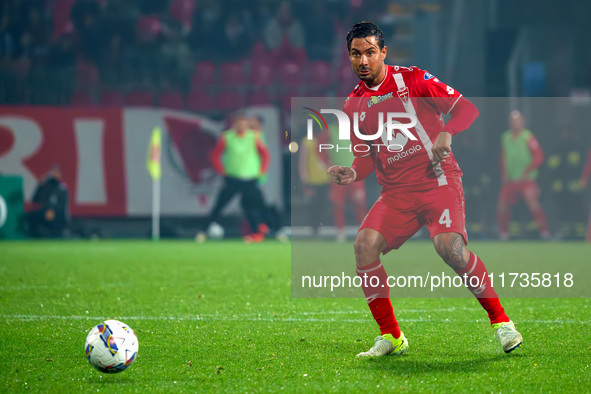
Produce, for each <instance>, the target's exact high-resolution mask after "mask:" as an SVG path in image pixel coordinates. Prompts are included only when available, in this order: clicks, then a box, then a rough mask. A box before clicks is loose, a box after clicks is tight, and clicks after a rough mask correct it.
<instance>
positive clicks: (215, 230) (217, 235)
mask: <svg viewBox="0 0 591 394" xmlns="http://www.w3.org/2000/svg"><path fill="white" fill-rule="evenodd" d="M207 236H208V237H209V238H211V239H222V238H224V228H223V227H222V226H220V225H219V224H217V223H216V222H213V223H211V224H210V225H209V227H208V228H207Z"/></svg>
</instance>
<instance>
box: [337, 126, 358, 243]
mask: <svg viewBox="0 0 591 394" xmlns="http://www.w3.org/2000/svg"><path fill="white" fill-rule="evenodd" d="M328 130H329V131H330V133H329V138H330V140H329V141H328V143H330V144H331V145H333V146H335V147H337V146H339V142H340V140H339V135H338V130H339V127H338V125H337V124H336V123H333V124H329V125H328ZM328 153H329V158H330V163H329V165H330V166H333V165H337V166H347V167H349V166H351V164H353V160H354V159H355V157H354V156H353V152H351V151H349V150H347V149H330V150H329V151H328ZM330 201H331V202H332V209H333V215H334V224H335V226H336V228H337V241H338V242H345V241H346V239H347V237H346V234H345V222H346V221H345V204H346V202H347V201H349V202H350V203H351V204H352V205H353V210H354V213H355V219H356V220H357V224H358V225H361V222H362V221H363V218H364V217H365V215H366V214H367V197H366V194H365V181H358V182H353V183H351V184H350V185H337V184H336V183H334V182H330Z"/></svg>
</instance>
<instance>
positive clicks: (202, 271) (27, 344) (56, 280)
mask: <svg viewBox="0 0 591 394" xmlns="http://www.w3.org/2000/svg"><path fill="white" fill-rule="evenodd" d="M507 245H509V246H508V247H509V248H511V250H514V251H517V250H520V251H522V254H523V255H527V256H530V257H531V256H533V257H534V258H536V259H539V261H540V262H541V263H546V264H554V263H555V261H549V260H554V259H555V258H556V254H553V253H552V250H555V249H556V248H559V249H560V253H558V254H562V253H570V255H569V258H578V259H580V260H581V261H582V262H583V263H584V262H586V264H589V262H590V260H589V256H590V255H591V253H590V252H591V246H589V245H583V244H577V243H573V244H543V243H517V242H513V243H510V244H500V243H492V242H491V243H478V242H474V243H473V244H471V246H472V248H473V249H474V250H476V251H480V252H481V255H486V256H487V257H486V259H485V262H487V261H493V260H501V259H503V260H507V259H511V258H512V257H511V256H512V255H513V254H512V253H507V252H506V250H507V249H506V248H507ZM343 248H344V249H345V250H349V251H351V249H352V248H351V245H344V246H343ZM290 253H291V249H290V245H289V244H282V243H278V242H274V241H269V242H265V243H263V244H259V245H246V244H243V243H241V242H238V241H228V242H209V243H205V244H199V245H198V244H195V243H192V242H188V241H167V242H160V243H151V242H148V241H98V242H85V241H75V242H74V241H73V242H69V241H64V242H2V243H0V278H1V279H2V281H1V283H0V365H1V368H0V376H1V383H0V392H18V391H25V390H32V391H49V392H58V391H60V392H79V391H85V392H86V391H93V392H96V391H114V392H127V391H139V392H153V391H156V392H171V391H174V392H178V391H185V392H195V391H216V392H260V391H279V390H283V391H287V392H293V391H298V392H318V391H335V392H392V391H394V390H396V391H406V392H414V391H448V392H456V391H477V392H483V391H487V392H501V391H502V392H510V391H516V392H531V391H536V392H555V391H574V392H589V391H591V301H590V300H589V299H581V298H579V299H574V298H570V299H569V298H565V299H557V298H550V299H531V298H515V299H505V300H504V301H503V303H504V306H505V309H506V310H507V312H508V313H509V315H510V316H512V318H513V320H514V321H516V323H517V327H518V329H519V330H520V331H521V333H522V334H523V336H524V339H525V341H524V345H523V347H522V348H521V349H518V350H517V351H515V352H514V353H512V354H510V355H506V354H504V353H503V352H502V350H501V348H500V345H499V344H498V342H497V341H496V339H495V337H494V333H493V331H492V329H491V328H490V326H489V325H488V323H487V319H486V314H485V313H484V311H482V310H481V309H480V307H479V306H478V305H477V303H476V301H475V300H474V299H470V298H457V299H441V298H437V299H429V298H416V299H413V298H406V299H400V300H398V301H396V303H395V310H396V312H397V316H398V318H399V321H400V324H401V327H402V329H403V331H404V332H405V334H406V336H407V337H408V339H409V342H410V349H409V351H408V353H407V354H406V355H403V356H400V357H396V356H390V357H384V358H380V359H372V360H367V359H364V360H356V359H355V355H356V354H357V353H358V352H360V351H365V350H367V349H368V348H369V347H370V346H371V344H372V342H373V338H374V337H375V336H376V335H378V330H377V326H376V325H375V323H374V321H373V319H372V317H371V315H370V314H369V311H368V308H367V305H366V303H365V300H364V299H362V298H349V299H345V298H343V299H312V298H292V297H291V288H290V276H291V269H290ZM410 256H414V257H413V258H415V259H418V260H421V259H425V260H430V261H431V260H434V259H437V256H436V255H435V252H434V251H433V248H432V245H430V244H429V243H427V242H420V241H417V242H409V243H408V244H407V245H405V247H404V248H402V249H401V250H400V251H399V252H396V257H395V258H394V259H391V260H388V259H389V258H390V255H388V256H386V258H385V259H384V261H386V264H387V265H386V268H387V269H388V268H389V267H394V266H395V261H404V260H405V259H406V258H410ZM343 264H353V258H352V255H351V257H350V259H349V261H345V262H343ZM441 264H443V263H441ZM359 293H360V294H359V295H360V297H361V290H359ZM107 318H114V319H120V320H122V321H124V322H125V323H127V324H129V325H130V326H131V327H132V328H133V329H134V330H135V331H136V333H137V336H138V338H139V343H140V349H139V357H138V359H137V361H136V362H135V364H134V365H133V366H132V367H131V368H130V369H129V370H127V371H124V372H123V373H120V374H117V375H104V374H101V373H99V372H98V371H96V370H94V369H93V368H92V367H91V366H90V365H89V364H88V362H87V361H86V359H85V357H84V349H83V347H84V346H83V345H84V339H85V338H86V334H87V332H88V331H89V330H90V328H92V327H93V326H94V325H96V324H97V323H99V322H100V321H101V320H104V319H107Z"/></svg>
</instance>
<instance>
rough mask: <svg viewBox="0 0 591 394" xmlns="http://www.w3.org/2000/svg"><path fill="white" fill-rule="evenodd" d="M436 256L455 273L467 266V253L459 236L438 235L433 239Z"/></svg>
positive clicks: (454, 234)
mask: <svg viewBox="0 0 591 394" xmlns="http://www.w3.org/2000/svg"><path fill="white" fill-rule="evenodd" d="M433 245H434V246H435V250H436V251H437V254H438V255H439V256H440V257H441V258H442V259H443V261H445V263H446V264H447V265H449V266H450V267H451V268H453V269H454V270H455V271H458V270H461V269H464V268H465V267H466V265H467V264H468V258H467V257H466V256H469V252H468V251H467V249H466V248H465V245H464V239H463V237H462V236H461V235H460V234H456V233H453V234H452V233H449V234H438V235H436V236H435V237H434V238H433Z"/></svg>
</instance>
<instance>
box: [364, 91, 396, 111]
mask: <svg viewBox="0 0 591 394" xmlns="http://www.w3.org/2000/svg"><path fill="white" fill-rule="evenodd" d="M393 96H394V94H393V93H392V92H390V93H386V94H383V95H381V96H371V98H370V99H369V100H367V108H371V106H372V105H376V104H379V103H381V102H382V101H386V100H388V99H391V98H392V97H393Z"/></svg>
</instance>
